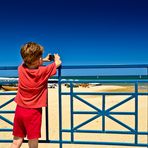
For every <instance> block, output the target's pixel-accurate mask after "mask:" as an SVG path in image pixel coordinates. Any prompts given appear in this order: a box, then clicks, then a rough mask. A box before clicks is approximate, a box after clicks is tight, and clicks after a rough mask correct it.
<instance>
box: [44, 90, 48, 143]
mask: <svg viewBox="0 0 148 148" xmlns="http://www.w3.org/2000/svg"><path fill="white" fill-rule="evenodd" d="M45 117H46V118H45V124H46V141H47V142H49V122H48V117H49V116H48V92H47V106H46V108H45Z"/></svg>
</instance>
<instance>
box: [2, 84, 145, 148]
mask: <svg viewBox="0 0 148 148" xmlns="http://www.w3.org/2000/svg"><path fill="white" fill-rule="evenodd" d="M118 90H120V91H121V90H123V92H124V91H125V90H128V91H129V89H125V86H113V85H107V86H89V87H88V88H83V87H79V88H74V92H108V91H113V92H117V91H118ZM48 91H49V93H48V103H49V105H48V106H49V136H50V139H51V140H58V139H59V134H58V133H59V132H58V128H59V124H58V118H59V117H58V88H57V87H56V88H50V89H49V90H48ZM62 91H63V92H69V91H70V88H67V87H65V86H63V87H62ZM13 97H14V96H12V95H11V96H6V95H5V96H1V99H0V105H1V104H3V103H4V102H5V101H6V100H9V99H10V98H13ZM80 97H81V98H83V99H85V100H86V101H88V102H90V103H91V104H93V105H94V106H96V107H98V108H99V109H101V108H102V96H101V95H98V96H80ZM128 97H129V96H119V95H114V96H106V108H110V107H111V106H113V105H115V104H117V103H119V102H120V101H121V100H124V99H126V98H128ZM15 106H16V104H15V103H14V102H12V103H10V104H9V105H7V106H6V107H4V108H3V110H14V109H15ZM62 106H63V112H62V115H63V122H62V123H63V128H70V97H69V96H63V97H62ZM134 109H135V107H134V99H132V100H131V101H129V102H127V103H125V104H123V105H121V106H120V107H118V108H116V109H114V110H113V111H120V112H121V111H129V112H132V111H134ZM138 109H139V112H138V116H139V122H138V129H139V130H140V131H147V124H148V96H139V107H138ZM1 110H2V109H1ZM74 110H77V111H78V110H79V111H95V110H94V109H92V108H91V107H89V106H87V105H85V104H84V103H82V102H81V101H78V100H77V99H76V98H74ZM3 116H4V117H6V118H8V119H10V120H11V121H13V114H7V115H4V114H3ZM93 116H94V115H75V121H74V125H75V126H76V125H79V124H80V123H81V122H83V121H86V120H88V119H89V118H91V117H93ZM114 117H116V118H117V119H119V120H120V121H122V122H123V123H125V124H127V125H128V126H130V127H132V128H133V127H134V117H133V116H124V115H120V116H115V115H114ZM101 119H102V117H101V118H97V119H96V120H94V121H92V122H91V123H89V124H87V125H85V126H83V127H81V128H80V129H89V130H97V129H100V130H101V124H102V123H101V122H102V120H101ZM0 128H12V126H10V125H9V124H7V123H6V122H3V121H2V120H0ZM106 129H108V130H127V129H125V128H123V127H122V126H120V125H119V124H117V123H115V122H114V121H112V120H111V119H108V118H106ZM45 137H46V134H45V109H44V111H43V122H42V138H41V139H45ZM138 138H139V141H140V142H141V143H147V136H139V137H138ZM0 139H12V133H11V132H7V133H6V132H5V133H4V132H3V133H1V132H0ZM63 139H64V140H69V139H70V134H68V133H64V134H63ZM75 139H76V140H85V141H100V142H101V141H106V142H107V141H109V142H122V141H124V142H133V141H134V136H133V135H120V134H118V135H117V134H116V135H115V134H114V135H112V134H84V133H81V134H78V133H76V134H75ZM7 147H8V148H9V147H10V143H7V144H6V143H0V148H7ZM27 147H28V145H27V144H23V145H22V148H27ZM48 147H52V148H58V147H59V145H58V144H41V143H40V144H39V148H48ZM127 147H128V146H106V145H94V146H93V145H77V144H75V145H73V144H64V145H63V148H127ZM129 148H136V147H129ZM137 148H138V147H137Z"/></svg>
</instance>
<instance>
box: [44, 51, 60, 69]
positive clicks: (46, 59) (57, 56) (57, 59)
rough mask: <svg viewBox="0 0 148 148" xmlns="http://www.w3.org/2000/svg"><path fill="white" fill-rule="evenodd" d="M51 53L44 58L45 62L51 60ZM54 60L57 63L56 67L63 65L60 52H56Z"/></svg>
mask: <svg viewBox="0 0 148 148" xmlns="http://www.w3.org/2000/svg"><path fill="white" fill-rule="evenodd" d="M49 56H50V54H48V55H47V56H46V57H45V58H43V62H50V60H49ZM54 62H55V64H56V67H57V68H58V67H59V66H60V65H61V63H62V62H61V60H60V56H59V55H58V54H54Z"/></svg>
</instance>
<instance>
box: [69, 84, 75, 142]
mask: <svg viewBox="0 0 148 148" xmlns="http://www.w3.org/2000/svg"><path fill="white" fill-rule="evenodd" d="M70 119H71V120H70V121H71V142H73V141H74V133H73V126H74V120H73V84H72V83H70Z"/></svg>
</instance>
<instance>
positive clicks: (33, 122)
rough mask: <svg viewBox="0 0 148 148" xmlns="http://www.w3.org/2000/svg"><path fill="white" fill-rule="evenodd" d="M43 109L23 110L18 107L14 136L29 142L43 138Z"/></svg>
mask: <svg viewBox="0 0 148 148" xmlns="http://www.w3.org/2000/svg"><path fill="white" fill-rule="evenodd" d="M41 122H42V108H23V107H20V106H18V105H17V107H16V111H15V117H14V125H13V135H14V136H16V137H21V138H24V137H26V136H27V138H28V139H29V140H31V139H38V138H40V137H41Z"/></svg>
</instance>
